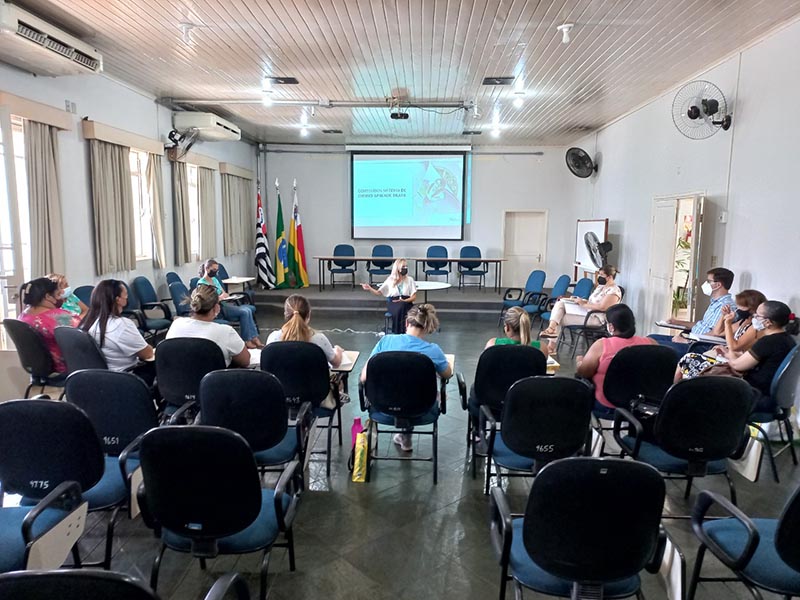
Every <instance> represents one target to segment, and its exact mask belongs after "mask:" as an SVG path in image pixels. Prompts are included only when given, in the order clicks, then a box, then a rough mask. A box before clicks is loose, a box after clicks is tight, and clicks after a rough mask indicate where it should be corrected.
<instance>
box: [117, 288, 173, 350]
mask: <svg viewBox="0 0 800 600" xmlns="http://www.w3.org/2000/svg"><path fill="white" fill-rule="evenodd" d="M122 285H124V286H125V287H126V288H128V285H127V284H126V283H125V282H122ZM148 310H160V311H161V313H162V315H161V317H150V316H148V315H147V313H146V312H145V311H148ZM122 314H124V315H131V316H133V317H134V318H135V319H136V321H137V323H138V324H139V329H140V330H141V331H142V333H143V334H144V335H148V336H154V335H157V334H158V333H159V332H161V331H166V330H167V329H169V326H170V325H171V324H172V311H170V309H169V306H167V304H166V303H165V302H162V301H160V300H159V299H158V296H157V295H156V291H155V289H154V288H153V284H152V283H150V280H148V279H147V278H146V277H136V278H135V279H134V280H133V292H131V289H130V288H128V306H127V307H126V308H125V310H123V311H122Z"/></svg>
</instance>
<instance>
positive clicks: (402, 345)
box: [361, 304, 453, 452]
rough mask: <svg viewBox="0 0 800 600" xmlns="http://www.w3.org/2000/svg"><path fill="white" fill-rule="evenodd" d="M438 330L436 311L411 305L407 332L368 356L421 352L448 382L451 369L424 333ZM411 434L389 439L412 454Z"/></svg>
mask: <svg viewBox="0 0 800 600" xmlns="http://www.w3.org/2000/svg"><path fill="white" fill-rule="evenodd" d="M437 329H439V319H438V318H437V317H436V309H435V308H434V306H433V304H420V305H419V306H414V307H412V308H411V309H410V310H409V311H408V314H407V315H406V327H405V330H406V332H405V333H402V334H392V335H386V336H383V337H382V338H381V339H380V341H379V342H378V343H377V344H376V345H375V347H374V348H373V349H372V352H371V353H370V357H372V356H375V355H376V354H378V353H379V352H388V351H391V350H406V351H409V352H421V353H422V354H424V355H425V356H427V357H428V358H430V359H431V360H432V361H433V366H434V367H435V368H436V372H437V373H438V374H439V376H440V377H442V378H443V379H448V378H450V377H451V376H452V375H453V369H452V367H450V364H449V363H448V362H447V358H445V355H444V352H442V349H441V348H440V347H439V346H438V345H437V344H434V343H432V342H428V341H426V340H425V335H426V334H429V333H433V332H434V331H436V330H437ZM368 365H369V360H368V361H367V364H365V365H364V368H363V369H362V371H361V381H366V380H367V367H368ZM412 431H413V429H407V430H406V431H404V432H403V433H398V434H395V436H394V438H393V439H392V441H393V442H394V443H395V444H397V445H398V446H400V449H401V450H402V451H403V452H411V450H412V449H413V446H412V444H411V432H412Z"/></svg>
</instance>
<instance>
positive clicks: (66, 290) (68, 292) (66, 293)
mask: <svg viewBox="0 0 800 600" xmlns="http://www.w3.org/2000/svg"><path fill="white" fill-rule="evenodd" d="M71 295H72V288H71V287H70V286H67V287H65V288H64V290H63V291H62V292H61V297H62V298H64V299H65V300H66V299H67V298H69V297H70V296H71Z"/></svg>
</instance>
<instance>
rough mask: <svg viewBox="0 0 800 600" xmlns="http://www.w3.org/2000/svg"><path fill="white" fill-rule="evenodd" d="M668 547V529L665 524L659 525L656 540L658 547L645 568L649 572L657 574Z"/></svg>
mask: <svg viewBox="0 0 800 600" xmlns="http://www.w3.org/2000/svg"><path fill="white" fill-rule="evenodd" d="M666 549H667V530H666V529H664V525H659V527H658V540H657V541H656V547H655V550H654V551H653V556H651V557H650V560H648V561H647V564H646V565H645V566H644V568H645V569H646V570H647V572H648V573H652V574H653V575H655V574H656V573H658V571H659V570H660V569H661V563H662V562H663V561H664V551H665V550H666Z"/></svg>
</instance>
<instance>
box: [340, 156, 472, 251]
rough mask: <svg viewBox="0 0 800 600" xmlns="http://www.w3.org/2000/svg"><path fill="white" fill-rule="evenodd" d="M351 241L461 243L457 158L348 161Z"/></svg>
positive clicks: (461, 183) (461, 190)
mask: <svg viewBox="0 0 800 600" xmlns="http://www.w3.org/2000/svg"><path fill="white" fill-rule="evenodd" d="M351 186H352V187H351V191H352V206H353V237H354V238H369V239H412V240H420V239H432V240H460V239H463V221H464V155H463V154H404V153H400V154H359V153H353V155H352V177H351Z"/></svg>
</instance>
